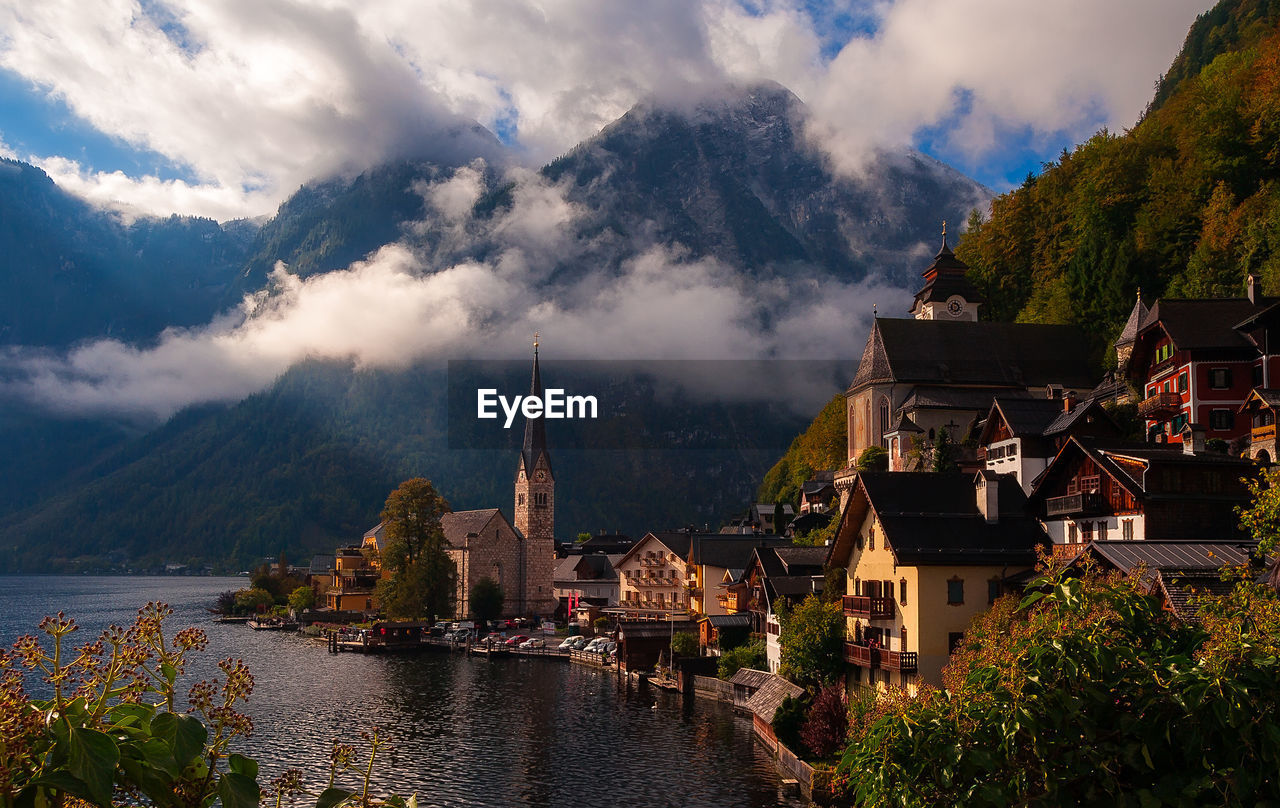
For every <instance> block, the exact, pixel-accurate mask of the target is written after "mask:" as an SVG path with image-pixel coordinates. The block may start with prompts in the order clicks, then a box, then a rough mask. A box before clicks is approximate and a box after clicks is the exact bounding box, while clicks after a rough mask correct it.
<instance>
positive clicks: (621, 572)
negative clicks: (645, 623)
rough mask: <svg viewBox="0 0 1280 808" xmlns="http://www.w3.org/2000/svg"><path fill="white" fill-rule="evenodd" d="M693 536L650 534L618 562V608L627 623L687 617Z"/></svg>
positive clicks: (673, 533)
mask: <svg viewBox="0 0 1280 808" xmlns="http://www.w3.org/2000/svg"><path fill="white" fill-rule="evenodd" d="M692 535H693V534H691V533H682V532H670V533H646V534H645V535H644V537H643V538H641V539H640V540H639V541H638V542H636V543H635V544H634V545H632V547H631V549H630V550H628V551H627V552H626V553H625V554H623V556H622V558H621V559H619V560H618V563H617V565H616V569H617V571H618V607H617V608H616V609H609V610H607V611H608V612H609V613H612V614H616V615H617V616H618V617H619V618H620V619H624V620H638V619H649V620H667V619H671V618H672V616H673V615H674V616H675V618H676V619H683V618H684V617H687V615H688V613H689V612H688V610H689V601H688V581H689V579H690V572H691V570H690V569H689V564H688V562H687V561H686V559H687V558H688V557H689V546H690V545H691V544H692Z"/></svg>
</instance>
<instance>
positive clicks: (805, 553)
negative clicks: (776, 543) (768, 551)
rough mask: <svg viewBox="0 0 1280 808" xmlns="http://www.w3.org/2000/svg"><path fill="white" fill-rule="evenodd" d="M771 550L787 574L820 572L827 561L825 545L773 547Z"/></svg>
mask: <svg viewBox="0 0 1280 808" xmlns="http://www.w3.org/2000/svg"><path fill="white" fill-rule="evenodd" d="M773 552H774V553H775V554H776V555H777V556H778V559H779V560H780V561H781V562H782V568H783V569H784V570H786V573H787V574H788V575H811V574H813V573H815V572H817V573H821V572H822V568H823V566H824V565H825V564H826V563H827V552H828V551H827V548H826V547H804V546H800V547H796V546H791V547H775V548H773Z"/></svg>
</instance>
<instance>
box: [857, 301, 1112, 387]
mask: <svg viewBox="0 0 1280 808" xmlns="http://www.w3.org/2000/svg"><path fill="white" fill-rule="evenodd" d="M875 382H900V383H902V382H905V383H914V384H944V385H975V386H988V387H1012V388H1019V387H1021V388H1026V387H1037V386H1041V385H1048V384H1060V385H1062V386H1064V387H1068V388H1078V389H1087V388H1091V387H1093V385H1094V383H1095V379H1094V370H1093V365H1092V362H1091V361H1090V359H1089V352H1088V341H1087V340H1085V338H1084V335H1083V334H1082V333H1081V332H1080V330H1079V329H1077V328H1076V327H1075V326H1068V325H1041V324H1038V323H992V322H967V321H941V320H908V319H894V318H886V317H881V318H877V319H876V320H875V322H874V323H873V324H872V327H871V333H870V334H869V335H868V336H867V343H866V346H865V348H864V350H863V354H862V362H861V363H860V364H859V365H858V372H857V374H856V375H855V376H854V379H853V384H851V385H850V387H849V389H850V391H853V390H856V389H858V388H860V387H862V386H864V385H867V384H871V383H875ZM985 408H986V406H985V405H984V406H983V409H985Z"/></svg>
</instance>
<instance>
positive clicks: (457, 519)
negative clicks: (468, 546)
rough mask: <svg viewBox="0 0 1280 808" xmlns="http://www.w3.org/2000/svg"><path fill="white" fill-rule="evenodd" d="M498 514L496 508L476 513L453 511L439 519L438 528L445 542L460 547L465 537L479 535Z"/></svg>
mask: <svg viewBox="0 0 1280 808" xmlns="http://www.w3.org/2000/svg"><path fill="white" fill-rule="evenodd" d="M497 514H498V509H497V508H484V509H482V510H478V511H454V512H453V513H446V514H445V515H444V516H441V517H440V527H441V529H443V530H444V538H445V541H447V542H449V543H450V544H452V545H454V546H455V547H461V546H462V545H463V544H464V543H466V541H467V535H468V534H471V533H479V532H480V531H481V530H484V526H485V525H487V524H489V520H490V519H492V518H493V517H494V516H496V515H497Z"/></svg>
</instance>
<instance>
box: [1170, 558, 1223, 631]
mask: <svg viewBox="0 0 1280 808" xmlns="http://www.w3.org/2000/svg"><path fill="white" fill-rule="evenodd" d="M1155 584H1156V587H1158V588H1159V589H1160V591H1161V592H1163V593H1164V598H1165V600H1166V601H1167V602H1168V604H1169V608H1171V609H1173V613H1174V614H1176V615H1177V616H1178V618H1179V619H1180V620H1182V621H1184V622H1187V623H1198V622H1200V614H1199V612H1200V609H1199V608H1198V606H1197V605H1196V603H1195V600H1196V598H1201V597H1204V596H1206V595H1227V594H1230V592H1231V590H1233V589H1234V588H1235V582H1234V581H1224V580H1222V576H1221V574H1219V573H1218V572H1216V571H1215V572H1183V571H1171V570H1157V571H1156V572H1155Z"/></svg>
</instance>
